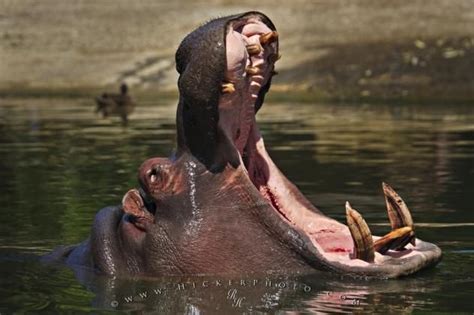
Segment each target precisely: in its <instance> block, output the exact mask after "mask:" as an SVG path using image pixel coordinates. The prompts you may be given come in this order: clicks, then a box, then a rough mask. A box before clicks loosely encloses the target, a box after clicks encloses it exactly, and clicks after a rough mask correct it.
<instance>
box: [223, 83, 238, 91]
mask: <svg viewBox="0 0 474 315" xmlns="http://www.w3.org/2000/svg"><path fill="white" fill-rule="evenodd" d="M234 92H235V86H234V83H223V84H222V93H234Z"/></svg>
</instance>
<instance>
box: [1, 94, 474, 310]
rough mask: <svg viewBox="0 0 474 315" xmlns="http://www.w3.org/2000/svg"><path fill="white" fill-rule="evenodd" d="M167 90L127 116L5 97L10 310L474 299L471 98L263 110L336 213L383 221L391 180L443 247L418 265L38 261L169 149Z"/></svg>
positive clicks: (459, 305) (274, 135)
mask: <svg viewBox="0 0 474 315" xmlns="http://www.w3.org/2000/svg"><path fill="white" fill-rule="evenodd" d="M157 99H158V101H156V100H154V99H142V100H140V105H141V106H140V107H139V108H138V109H137V110H136V112H135V113H134V115H133V116H132V117H131V121H130V124H129V126H127V127H123V126H121V124H120V122H119V120H118V119H114V118H112V119H107V120H103V119H100V118H99V117H96V116H94V114H93V107H92V103H91V101H90V100H89V99H45V98H41V99H2V100H0V102H1V103H0V179H1V180H0V204H1V210H0V211H1V214H2V220H0V281H1V285H0V313H1V314H8V313H10V312H15V311H17V312H22V311H33V312H34V313H36V312H38V311H40V310H44V311H47V312H59V311H64V312H79V311H84V312H101V310H122V311H127V310H144V311H149V312H153V311H159V312H161V313H171V314H174V313H187V314H200V313H206V314H208V313H216V314H228V313H248V312H256V313H258V312H260V313H266V312H268V313H274V312H281V313H286V312H288V313H293V312H303V313H305V312H347V313H351V312H366V311H377V312H379V313H385V312H387V311H392V312H411V311H427V312H431V311H465V312H472V311H473V310H474V308H473V303H472V297H473V296H474V279H473V273H474V264H473V263H474V241H473V235H474V234H473V229H474V211H473V210H474V209H473V204H474V203H473V198H474V180H473V178H474V164H473V161H474V159H473V158H474V111H473V106H472V104H471V105H470V106H462V105H451V106H447V105H445V106H427V105H423V106H421V105H420V106H418V105H393V104H391V105H384V104H378V105H361V104H353V105H342V104H311V103H306V104H299V103H297V102H280V103H268V104H266V105H265V106H264V108H263V109H262V111H261V112H260V113H259V122H260V127H261V129H262V132H263V135H264V138H265V141H266V145H267V147H268V148H269V151H270V153H271V155H272V157H273V159H274V160H275V161H276V162H277V164H278V165H279V166H280V168H281V169H282V170H283V171H284V172H285V173H286V174H287V176H288V177H289V178H290V179H291V180H292V181H294V182H295V183H296V184H297V185H298V186H299V187H300V189H301V190H302V191H303V193H304V194H305V195H306V196H307V197H308V198H309V199H310V200H311V201H312V202H313V203H315V204H316V205H317V206H319V207H320V208H321V209H322V210H323V211H324V212H325V213H326V214H327V215H329V216H331V217H334V218H336V219H338V220H340V221H344V202H345V201H346V200H349V201H351V203H352V204H353V206H354V207H355V208H357V209H358V210H360V211H361V212H362V213H363V215H364V217H365V219H366V220H367V221H368V223H369V225H370V226H371V229H372V232H373V233H374V234H384V233H386V232H387V231H388V230H389V226H388V220H387V217H386V212H385V206H384V200H383V196H382V192H381V182H382V181H386V182H388V183H389V184H391V185H392V186H393V187H394V188H395V189H396V190H397V191H398V192H399V194H400V195H401V196H403V198H404V199H405V201H406V202H407V203H408V205H409V207H410V209H411V211H412V214H413V217H414V220H415V223H416V233H417V235H418V237H420V238H422V239H424V240H427V241H430V242H433V243H436V244H438V245H439V246H440V247H441V248H442V250H443V252H444V259H443V261H442V262H441V263H440V264H439V265H438V266H436V267H435V268H433V269H431V270H428V271H425V272H422V273H420V274H418V275H415V276H412V277H409V278H405V279H400V280H390V281H374V280H369V281H368V280H365V279H358V280H355V279H349V278H341V277H338V276H334V275H329V274H324V273H323V274H317V275H314V276H299V277H294V276H293V277H291V276H290V277H289V276H285V275H279V276H268V277H264V278H262V277H256V276H250V275H242V276H241V277H238V278H235V277H234V278H225V277H194V278H173V277H171V278H160V279H145V280H143V279H142V280H140V279H131V280H123V279H113V278H107V277H103V276H97V275H93V274H87V273H83V274H75V273H74V272H73V271H72V270H70V269H68V268H61V267H53V266H46V265H42V264H41V263H40V262H39V260H38V257H39V256H40V255H42V254H44V253H46V252H48V251H50V250H51V249H52V248H54V247H55V246H57V245H60V244H73V243H77V242H80V241H82V240H84V239H85V238H87V236H88V234H89V230H90V225H91V222H92V220H93V217H94V214H95V213H96V211H97V210H98V209H100V208H102V207H104V206H106V205H114V204H118V203H119V202H120V200H121V198H122V196H123V194H124V193H125V192H126V191H127V190H128V189H130V188H132V187H135V186H136V185H137V182H136V173H137V168H138V166H139V165H140V164H141V162H142V161H144V160H145V159H147V158H149V157H152V156H168V155H169V154H170V153H171V152H172V150H173V148H174V146H175V125H174V116H175V101H174V100H171V99H167V98H157ZM236 219H237V218H236ZM229 237H232V236H229ZM217 254H218V253H216V255H217ZM78 279H82V280H81V281H78Z"/></svg>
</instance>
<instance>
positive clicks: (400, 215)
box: [382, 183, 415, 246]
mask: <svg viewBox="0 0 474 315" xmlns="http://www.w3.org/2000/svg"><path fill="white" fill-rule="evenodd" d="M382 188H383V193H384V195H385V203H386V205H387V214H388V219H389V220H390V225H391V226H392V230H396V229H399V228H402V227H405V226H409V227H411V229H412V231H413V233H414V231H415V226H414V224H413V219H412V217H411V213H410V210H409V209H408V207H407V205H406V204H405V202H404V201H403V199H402V198H401V197H400V196H399V195H398V194H397V193H396V192H395V190H393V188H392V187H390V186H389V185H388V184H386V183H382ZM411 244H412V245H413V246H415V238H414V237H413V238H412V240H411Z"/></svg>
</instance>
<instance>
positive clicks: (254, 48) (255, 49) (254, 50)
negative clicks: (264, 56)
mask: <svg viewBox="0 0 474 315" xmlns="http://www.w3.org/2000/svg"><path fill="white" fill-rule="evenodd" d="M246 48H247V51H248V53H249V54H250V55H251V56H253V55H258V54H259V53H260V52H261V51H262V46H260V45H259V44H251V45H247V46H246Z"/></svg>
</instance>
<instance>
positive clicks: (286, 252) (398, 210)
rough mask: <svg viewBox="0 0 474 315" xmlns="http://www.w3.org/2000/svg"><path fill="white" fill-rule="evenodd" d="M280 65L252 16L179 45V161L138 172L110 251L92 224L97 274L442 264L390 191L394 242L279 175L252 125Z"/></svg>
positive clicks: (266, 26)
mask: <svg viewBox="0 0 474 315" xmlns="http://www.w3.org/2000/svg"><path fill="white" fill-rule="evenodd" d="M278 59H279V52H278V33H277V32H276V29H275V26H274V25H273V23H272V22H271V21H270V19H269V18H268V17H266V16H265V15H263V14H261V13H259V12H248V13H245V14H241V15H235V16H229V17H224V18H219V19H216V20H213V21H210V22H208V23H207V24H205V25H203V26H201V27H199V28H198V29H196V30H195V31H194V32H192V33H190V34H189V35H188V36H187V37H186V38H185V39H184V40H183V42H182V43H181V45H180V47H179V49H178V51H177V53H176V67H177V70H178V72H179V75H180V76H179V81H178V86H179V92H180V93H179V104H178V110H177V120H176V121H177V137H178V148H177V151H176V154H175V155H174V156H173V157H171V158H169V159H167V158H153V159H150V160H147V161H145V162H144V163H143V164H142V166H141V167H140V170H139V182H140V187H139V188H138V189H132V190H130V191H129V192H128V193H127V194H126V195H125V197H124V198H123V203H122V208H121V209H118V210H116V211H115V212H113V211H109V212H110V213H112V212H113V213H115V214H114V215H109V217H110V218H112V220H113V223H111V224H109V225H111V226H112V227H113V228H109V230H111V229H113V230H114V231H113V234H114V237H115V240H113V239H111V238H110V235H109V234H107V241H105V242H104V241H103V239H104V238H105V237H104V236H103V234H104V233H105V232H103V229H102V231H98V228H102V227H103V224H99V225H97V224H96V228H95V229H94V230H93V237H92V242H93V247H94V242H95V240H97V239H98V238H100V239H101V241H102V242H101V244H100V245H97V244H96V245H95V249H93V251H94V252H95V253H96V255H95V258H94V260H95V265H96V266H97V267H98V268H99V269H102V270H103V271H106V272H109V273H119V272H128V273H137V274H148V275H160V274H242V273H247V272H257V273H258V272H268V271H275V272H311V271H314V270H329V271H333V272H337V273H342V274H349V275H362V276H369V277H380V278H394V277H399V276H403V275H408V274H412V273H414V272H416V271H418V270H420V269H423V268H426V267H428V266H432V265H434V264H436V263H437V262H438V261H439V260H440V258H441V251H440V249H439V248H438V247H437V246H435V245H433V244H430V243H427V242H423V241H421V240H419V239H416V237H415V234H414V232H415V231H414V224H413V221H412V219H411V215H410V212H409V210H408V208H407V207H406V204H405V203H404V202H403V200H402V199H401V198H400V197H399V196H398V195H397V193H396V192H395V191H393V189H391V188H390V187H389V186H388V185H385V184H384V186H383V188H384V189H383V190H384V193H385V197H386V204H387V209H388V214H389V219H390V222H391V224H392V232H390V233H388V234H387V235H385V236H384V237H375V236H372V235H371V233H370V230H369V228H368V226H367V224H366V223H365V221H364V219H363V218H362V217H361V216H360V214H359V213H358V212H357V211H356V210H354V209H352V207H351V206H350V205H349V204H348V203H347V204H346V214H347V225H344V224H342V223H339V222H338V221H336V220H333V219H331V218H329V217H326V216H325V215H324V214H323V213H322V212H320V211H319V210H318V209H316V208H315V207H314V206H313V205H312V204H311V203H310V202H309V201H308V200H307V199H306V198H305V197H304V196H303V195H302V193H301V192H300V191H299V190H298V188H297V187H296V186H295V185H294V184H292V183H291V182H290V181H289V180H288V179H287V178H286V177H285V176H284V175H283V174H282V172H281V171H280V170H279V169H278V167H277V166H276V165H275V163H274V162H273V161H272V159H271V158H270V156H269V154H268V153H267V151H266V149H265V145H264V141H263V138H262V135H261V134H260V131H259V128H258V125H257V123H256V119H255V115H256V113H257V111H258V110H259V109H260V107H261V106H262V104H263V101H264V96H265V94H266V92H267V91H268V89H269V87H270V84H271V79H272V76H273V75H274V74H275V71H274V65H275V62H276V61H277V60H278ZM96 221H97V219H96ZM94 231H95V234H94ZM94 235H95V236H94ZM101 235H102V236H101ZM96 243H97V242H96ZM104 244H105V245H104ZM111 244H112V245H111ZM97 253H100V254H97ZM98 255H99V256H100V257H98V258H97V256H98Z"/></svg>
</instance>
